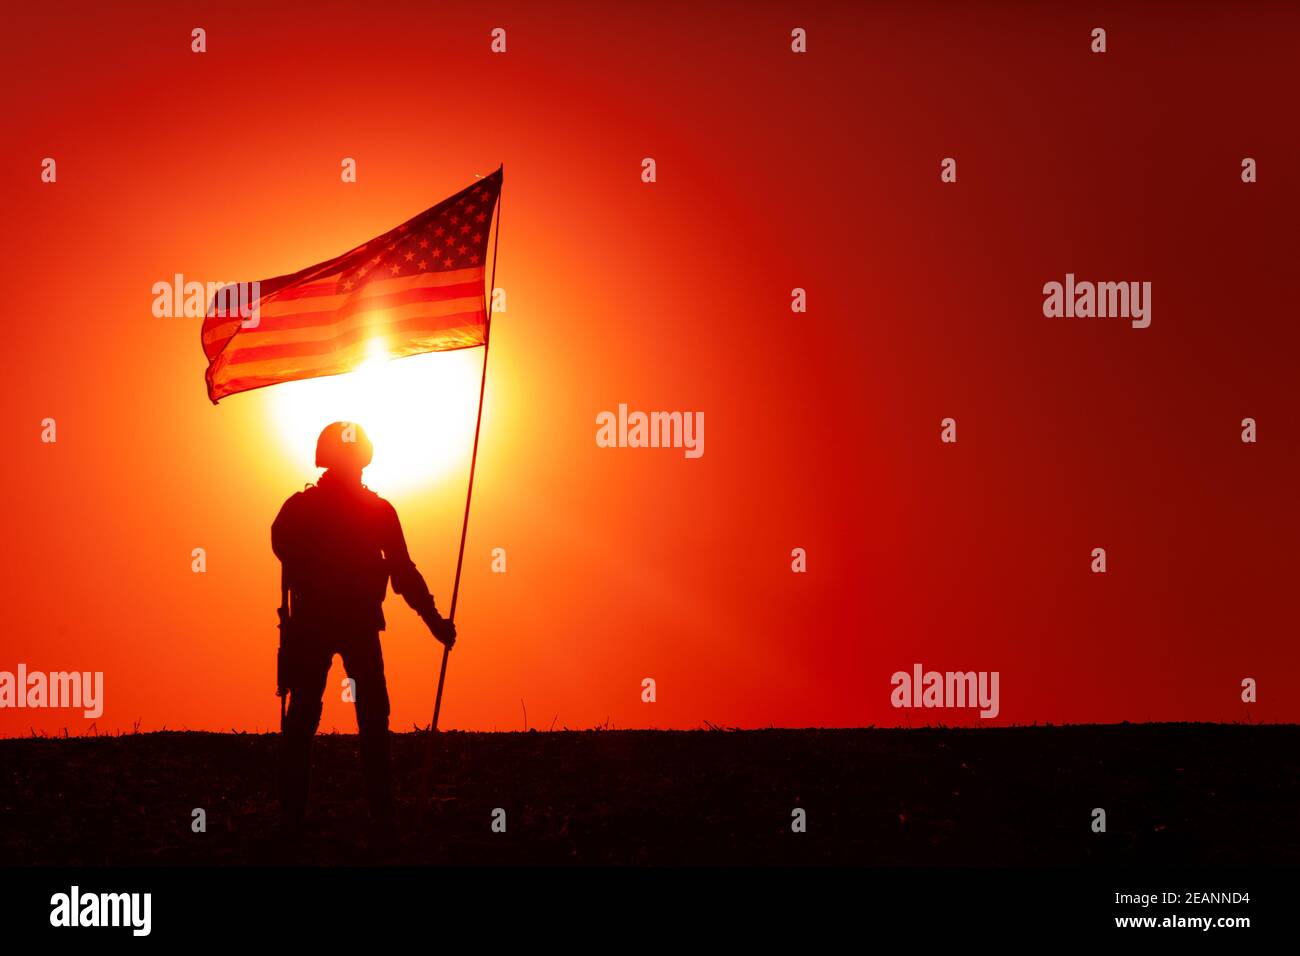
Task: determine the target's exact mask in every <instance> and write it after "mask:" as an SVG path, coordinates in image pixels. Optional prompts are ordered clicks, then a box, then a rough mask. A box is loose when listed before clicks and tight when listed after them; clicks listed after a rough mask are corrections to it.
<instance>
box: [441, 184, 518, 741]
mask: <svg viewBox="0 0 1300 956" xmlns="http://www.w3.org/2000/svg"><path fill="white" fill-rule="evenodd" d="M500 169H501V185H500V187H499V188H498V190H497V210H496V212H497V214H496V221H497V225H496V229H497V231H496V234H495V235H494V236H493V237H492V277H491V279H489V280H488V289H487V294H486V296H485V297H484V306H485V315H484V320H483V377H482V379H481V380H480V381H479V386H478V417H477V418H476V419H475V420H474V450H473V451H472V452H470V456H469V487H468V488H467V489H466V491H465V518H464V520H463V521H462V522H461V525H460V551H459V553H458V554H457V555H456V581H455V583H454V584H453V585H452V586H451V609H450V610H449V611H448V612H447V620H449V621H453V622H454V621H455V620H456V601H457V600H458V599H459V597H460V571H461V567H462V566H463V565H464V563H465V535H466V532H468V531H469V503H470V501H471V500H473V498H474V467H475V465H476V464H478V433H479V428H480V427H481V426H482V424H483V395H484V393H485V392H486V390H487V363H488V347H489V346H490V345H491V343H492V296H493V293H494V292H495V291H496V282H497V243H498V242H499V241H500V239H501V201H502V197H503V195H504V194H505V179H506V177H505V166H504V165H503V166H501V167H500ZM450 654H451V648H450V647H446V646H444V647H443V649H442V668H441V669H440V670H439V671H438V696H437V697H436V698H435V699H434V702H433V724H432V730H433V732H434V733H437V731H438V715H439V714H440V713H441V712H442V687H443V684H444V683H446V680H447V658H448V656H449V655H450Z"/></svg>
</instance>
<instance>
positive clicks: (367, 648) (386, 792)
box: [343, 631, 393, 825]
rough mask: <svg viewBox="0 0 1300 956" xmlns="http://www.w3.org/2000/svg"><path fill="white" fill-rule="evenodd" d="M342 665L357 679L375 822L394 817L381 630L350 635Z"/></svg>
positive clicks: (363, 756)
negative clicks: (380, 640) (380, 641)
mask: <svg viewBox="0 0 1300 956" xmlns="http://www.w3.org/2000/svg"><path fill="white" fill-rule="evenodd" d="M343 666H344V667H345V668H347V672H348V676H349V677H351V678H352V679H353V680H354V681H355V682H356V695H357V696H356V708H357V732H358V735H359V737H360V739H361V770H362V773H363V774H364V776H365V783H366V797H367V799H368V800H369V802H370V812H371V814H372V815H373V816H374V818H375V820H376V822H378V823H380V824H384V825H388V824H391V823H392V821H393V777H392V767H391V756H390V753H389V738H388V710H389V708H388V684H387V682H386V681H385V680H384V654H383V650H382V649H381V648H380V644H379V633H378V632H377V631H370V632H366V633H363V634H358V635H355V636H354V637H352V638H350V639H349V640H348V641H347V643H346V646H345V647H344V649H343Z"/></svg>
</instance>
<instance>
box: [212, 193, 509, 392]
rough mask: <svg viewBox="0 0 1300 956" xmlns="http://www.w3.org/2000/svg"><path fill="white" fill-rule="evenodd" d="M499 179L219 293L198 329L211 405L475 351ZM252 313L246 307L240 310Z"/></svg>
mask: <svg viewBox="0 0 1300 956" xmlns="http://www.w3.org/2000/svg"><path fill="white" fill-rule="evenodd" d="M501 180H502V170H501V169H498V170H497V171H496V172H494V173H492V174H491V175H490V176H487V177H485V178H483V179H480V180H479V181H478V182H476V183H475V184H474V185H472V186H469V187H467V188H466V189H463V190H461V191H460V192H458V193H456V195H454V196H452V197H451V198H449V199H444V200H443V201H442V202H440V203H438V205H436V206H434V207H432V208H431V209H427V210H425V211H424V212H422V213H420V214H419V215H418V216H416V217H415V218H413V219H410V220H408V221H407V222H404V223H402V224H401V225H400V226H397V227H396V228H395V229H391V230H389V231H388V232H386V233H384V234H383V235H381V236H379V237H378V238H376V239H372V240H371V241H370V242H367V243H365V244H364V245H360V246H357V247H356V248H355V249H353V250H351V251H349V252H345V253H343V255H341V256H338V257H336V258H334V259H330V260H328V261H327V262H321V263H318V264H317V265H314V266H309V267H307V268H306V269H303V270H302V271H300V272H295V273H294V274H293V275H286V276H278V277H276V278H274V279H264V280H262V282H261V284H260V289H259V290H258V292H259V294H258V295H257V296H251V295H249V294H248V292H247V291H245V293H244V296H245V302H246V305H247V306H251V307H253V308H255V309H256V320H254V319H253V318H247V319H246V318H244V317H242V316H241V315H240V313H239V308H238V299H239V292H238V286H227V287H226V288H225V289H223V290H220V291H218V293H217V295H216V296H214V298H213V300H212V303H211V304H210V305H209V307H208V314H207V317H206V318H205V319H204V321H203V351H204V354H205V355H207V357H208V372H207V383H208V397H209V398H210V399H211V400H212V402H213V403H214V404H215V403H216V402H217V401H219V400H220V399H222V398H224V397H225V396H227V395H233V394H234V393H236V392H244V391H248V390H249V389H252V388H261V387H263V386H265V385H275V384H276V383H278V382H289V381H293V380H295V379H301V378H315V377H316V376H319V375H337V374H339V373H341V372H349V371H352V370H353V369H355V368H356V367H357V366H358V365H360V364H361V362H362V361H364V360H365V359H367V358H369V357H371V356H373V355H374V354H375V352H376V349H379V350H382V352H383V353H384V354H386V355H388V356H392V357H397V356H403V355H415V354H417V353H419V352H442V351H447V350H450V349H463V348H470V347H472V346H475V345H482V344H483V342H484V338H485V335H486V329H487V308H488V306H487V298H486V291H485V288H484V278H485V274H486V273H485V269H486V266H487V259H488V235H489V233H490V232H491V227H492V216H493V213H494V211H495V210H496V205H497V200H498V198H499V197H500V195H501ZM247 311H249V309H248V308H245V312H247Z"/></svg>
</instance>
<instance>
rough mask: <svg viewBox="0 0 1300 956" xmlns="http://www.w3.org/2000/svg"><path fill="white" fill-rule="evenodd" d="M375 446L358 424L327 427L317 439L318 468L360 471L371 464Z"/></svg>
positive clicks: (343, 423) (344, 423)
mask: <svg viewBox="0 0 1300 956" xmlns="http://www.w3.org/2000/svg"><path fill="white" fill-rule="evenodd" d="M374 455H375V446H374V445H372V444H370V438H369V437H368V436H367V435H366V433H365V430H364V429H362V427H361V426H360V425H358V424H356V422H334V423H333V424H331V425H326V426H325V428H324V429H323V430H322V431H321V433H320V438H318V439H316V467H317V468H340V469H342V470H344V471H353V470H355V471H360V470H361V469H362V468H365V467H366V465H368V464H370V459H371V458H373V457H374Z"/></svg>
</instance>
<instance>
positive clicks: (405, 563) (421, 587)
mask: <svg viewBox="0 0 1300 956" xmlns="http://www.w3.org/2000/svg"><path fill="white" fill-rule="evenodd" d="M383 508H384V538H383V547H384V559H385V560H386V561H387V563H388V574H389V577H390V578H391V579H392V582H393V591H394V592H396V593H397V594H400V595H401V596H402V598H403V599H404V600H405V601H406V603H407V604H409V605H410V606H411V609H412V610H414V611H415V612H416V613H417V614H419V615H420V617H422V618H425V619H426V620H431V619H437V618H438V616H439V615H438V609H437V608H436V607H435V606H434V603H433V595H432V594H430V593H429V586H428V585H427V584H425V582H424V575H422V574H420V571H419V569H418V568H417V567H416V566H415V562H414V561H412V560H411V555H410V553H409V552H408V551H407V550H406V536H405V535H403V534H402V523H401V521H399V520H398V518H397V511H396V509H394V508H393V506H392V505H391V504H389V503H388V502H386V501H385V502H384V503H383Z"/></svg>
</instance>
